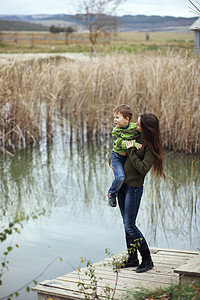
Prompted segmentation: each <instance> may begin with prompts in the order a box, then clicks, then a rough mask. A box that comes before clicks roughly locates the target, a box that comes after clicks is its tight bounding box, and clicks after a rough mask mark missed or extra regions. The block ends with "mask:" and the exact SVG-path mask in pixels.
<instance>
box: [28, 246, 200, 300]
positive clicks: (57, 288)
mask: <svg viewBox="0 0 200 300" xmlns="http://www.w3.org/2000/svg"><path fill="white" fill-rule="evenodd" d="M151 253H152V259H153V261H154V268H153V269H152V270H150V271H148V272H146V273H141V274H138V273H136V272H135V268H127V269H122V270H121V271H120V273H119V277H118V281H117V288H116V292H115V297H114V299H120V297H121V296H122V295H123V293H124V292H125V291H126V289H134V290H139V289H140V288H141V287H144V288H148V289H152V290H153V289H156V288H159V287H166V286H169V285H170V284H172V283H173V284H178V283H180V284H181V283H185V282H192V281H193V280H200V252H198V251H184V250H171V249H160V248H151ZM119 255H124V253H121V254H119ZM109 262H112V258H106V259H104V260H103V261H100V262H97V263H94V264H93V266H94V267H95V274H96V276H97V278H98V294H99V295H100V294H103V289H104V288H105V286H109V287H110V288H113V289H114V287H115V279H116V274H115V273H114V272H113V270H112V266H111V265H109ZM86 269H87V268H86V267H84V268H81V272H80V277H79V275H78V274H77V271H74V272H71V273H68V274H66V275H63V276H60V277H57V278H55V279H52V280H45V281H43V282H41V283H40V284H39V285H37V286H35V287H34V288H32V290H33V291H35V292H37V295H38V300H64V299H76V300H77V299H85V297H84V294H83V293H81V292H80V289H79V287H78V283H79V282H84V284H85V285H88V287H91V280H90V278H89V277H88V275H85V271H86ZM183 279H184V280H183ZM90 292H91V289H88V290H87V293H90ZM89 299H92V298H89ZM99 299H104V297H103V296H101V297H100V298H99Z"/></svg>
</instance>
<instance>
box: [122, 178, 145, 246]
mask: <svg viewBox="0 0 200 300" xmlns="http://www.w3.org/2000/svg"><path fill="white" fill-rule="evenodd" d="M142 193H143V186H141V187H138V188H133V187H130V186H128V185H127V184H124V185H123V186H122V188H121V189H120V191H119V193H118V203H119V208H120V212H121V215H122V219H123V223H124V229H125V233H126V235H129V236H130V237H131V238H132V239H133V240H136V241H137V240H138V241H140V242H142V241H143V240H145V239H144V236H143V235H142V233H141V232H140V230H139V229H138V228H137V226H136V225H135V222H136V218H137V214H138V210H139V207H140V201H141V198H142Z"/></svg>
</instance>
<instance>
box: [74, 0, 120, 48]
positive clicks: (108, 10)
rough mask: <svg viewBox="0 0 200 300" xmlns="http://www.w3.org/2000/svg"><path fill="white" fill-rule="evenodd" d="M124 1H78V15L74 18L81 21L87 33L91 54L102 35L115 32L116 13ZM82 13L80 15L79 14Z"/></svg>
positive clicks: (116, 23)
mask: <svg viewBox="0 0 200 300" xmlns="http://www.w3.org/2000/svg"><path fill="white" fill-rule="evenodd" d="M123 2H125V0H83V1H80V13H79V14H77V15H76V18H77V19H79V20H80V21H81V23H82V24H83V25H84V27H85V28H86V29H87V30H88V32H89V40H90V43H91V54H92V53H93V52H94V50H95V45H96V44H97V43H98V39H99V38H100V37H101V36H102V35H103V34H108V33H110V32H116V30H117V25H118V22H117V17H116V11H117V8H118V7H119V5H120V4H121V3H123ZM81 12H82V13H81Z"/></svg>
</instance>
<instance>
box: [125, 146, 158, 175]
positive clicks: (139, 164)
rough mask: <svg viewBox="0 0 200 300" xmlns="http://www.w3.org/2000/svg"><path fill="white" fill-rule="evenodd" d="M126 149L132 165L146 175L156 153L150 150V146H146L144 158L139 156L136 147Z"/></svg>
mask: <svg viewBox="0 0 200 300" xmlns="http://www.w3.org/2000/svg"><path fill="white" fill-rule="evenodd" d="M126 151H127V155H128V156H129V159H130V161H131V163H132V165H133V166H134V167H135V168H136V170H137V171H138V172H140V174H142V175H146V174H147V173H148V172H149V170H150V169H151V167H152V166H153V163H154V155H153V153H152V152H151V151H150V149H149V147H148V146H145V153H144V157H143V159H140V158H139V157H138V156H137V154H136V153H137V152H136V150H135V148H129V149H127V150H126Z"/></svg>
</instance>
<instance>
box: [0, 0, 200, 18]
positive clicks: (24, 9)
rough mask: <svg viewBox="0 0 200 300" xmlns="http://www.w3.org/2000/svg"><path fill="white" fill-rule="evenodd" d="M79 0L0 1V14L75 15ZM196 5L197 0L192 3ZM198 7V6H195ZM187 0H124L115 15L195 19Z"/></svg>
mask: <svg viewBox="0 0 200 300" xmlns="http://www.w3.org/2000/svg"><path fill="white" fill-rule="evenodd" d="M79 2H80V0H0V14H1V15H2V14H21V15H29V14H75V13H77V12H78V8H79ZM193 2H194V3H195V4H197V2H198V0H194V1H193ZM197 5H198V4H197ZM189 7H191V4H190V3H189V1H188V0H144V1H142V0H126V1H125V2H124V4H123V5H121V6H120V8H119V9H118V12H117V15H125V14H131V15H137V14H144V15H148V16H150V15H160V16H175V17H190V18H191V17H196V16H197V15H196V14H194V13H192V12H191V9H190V8H189Z"/></svg>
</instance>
